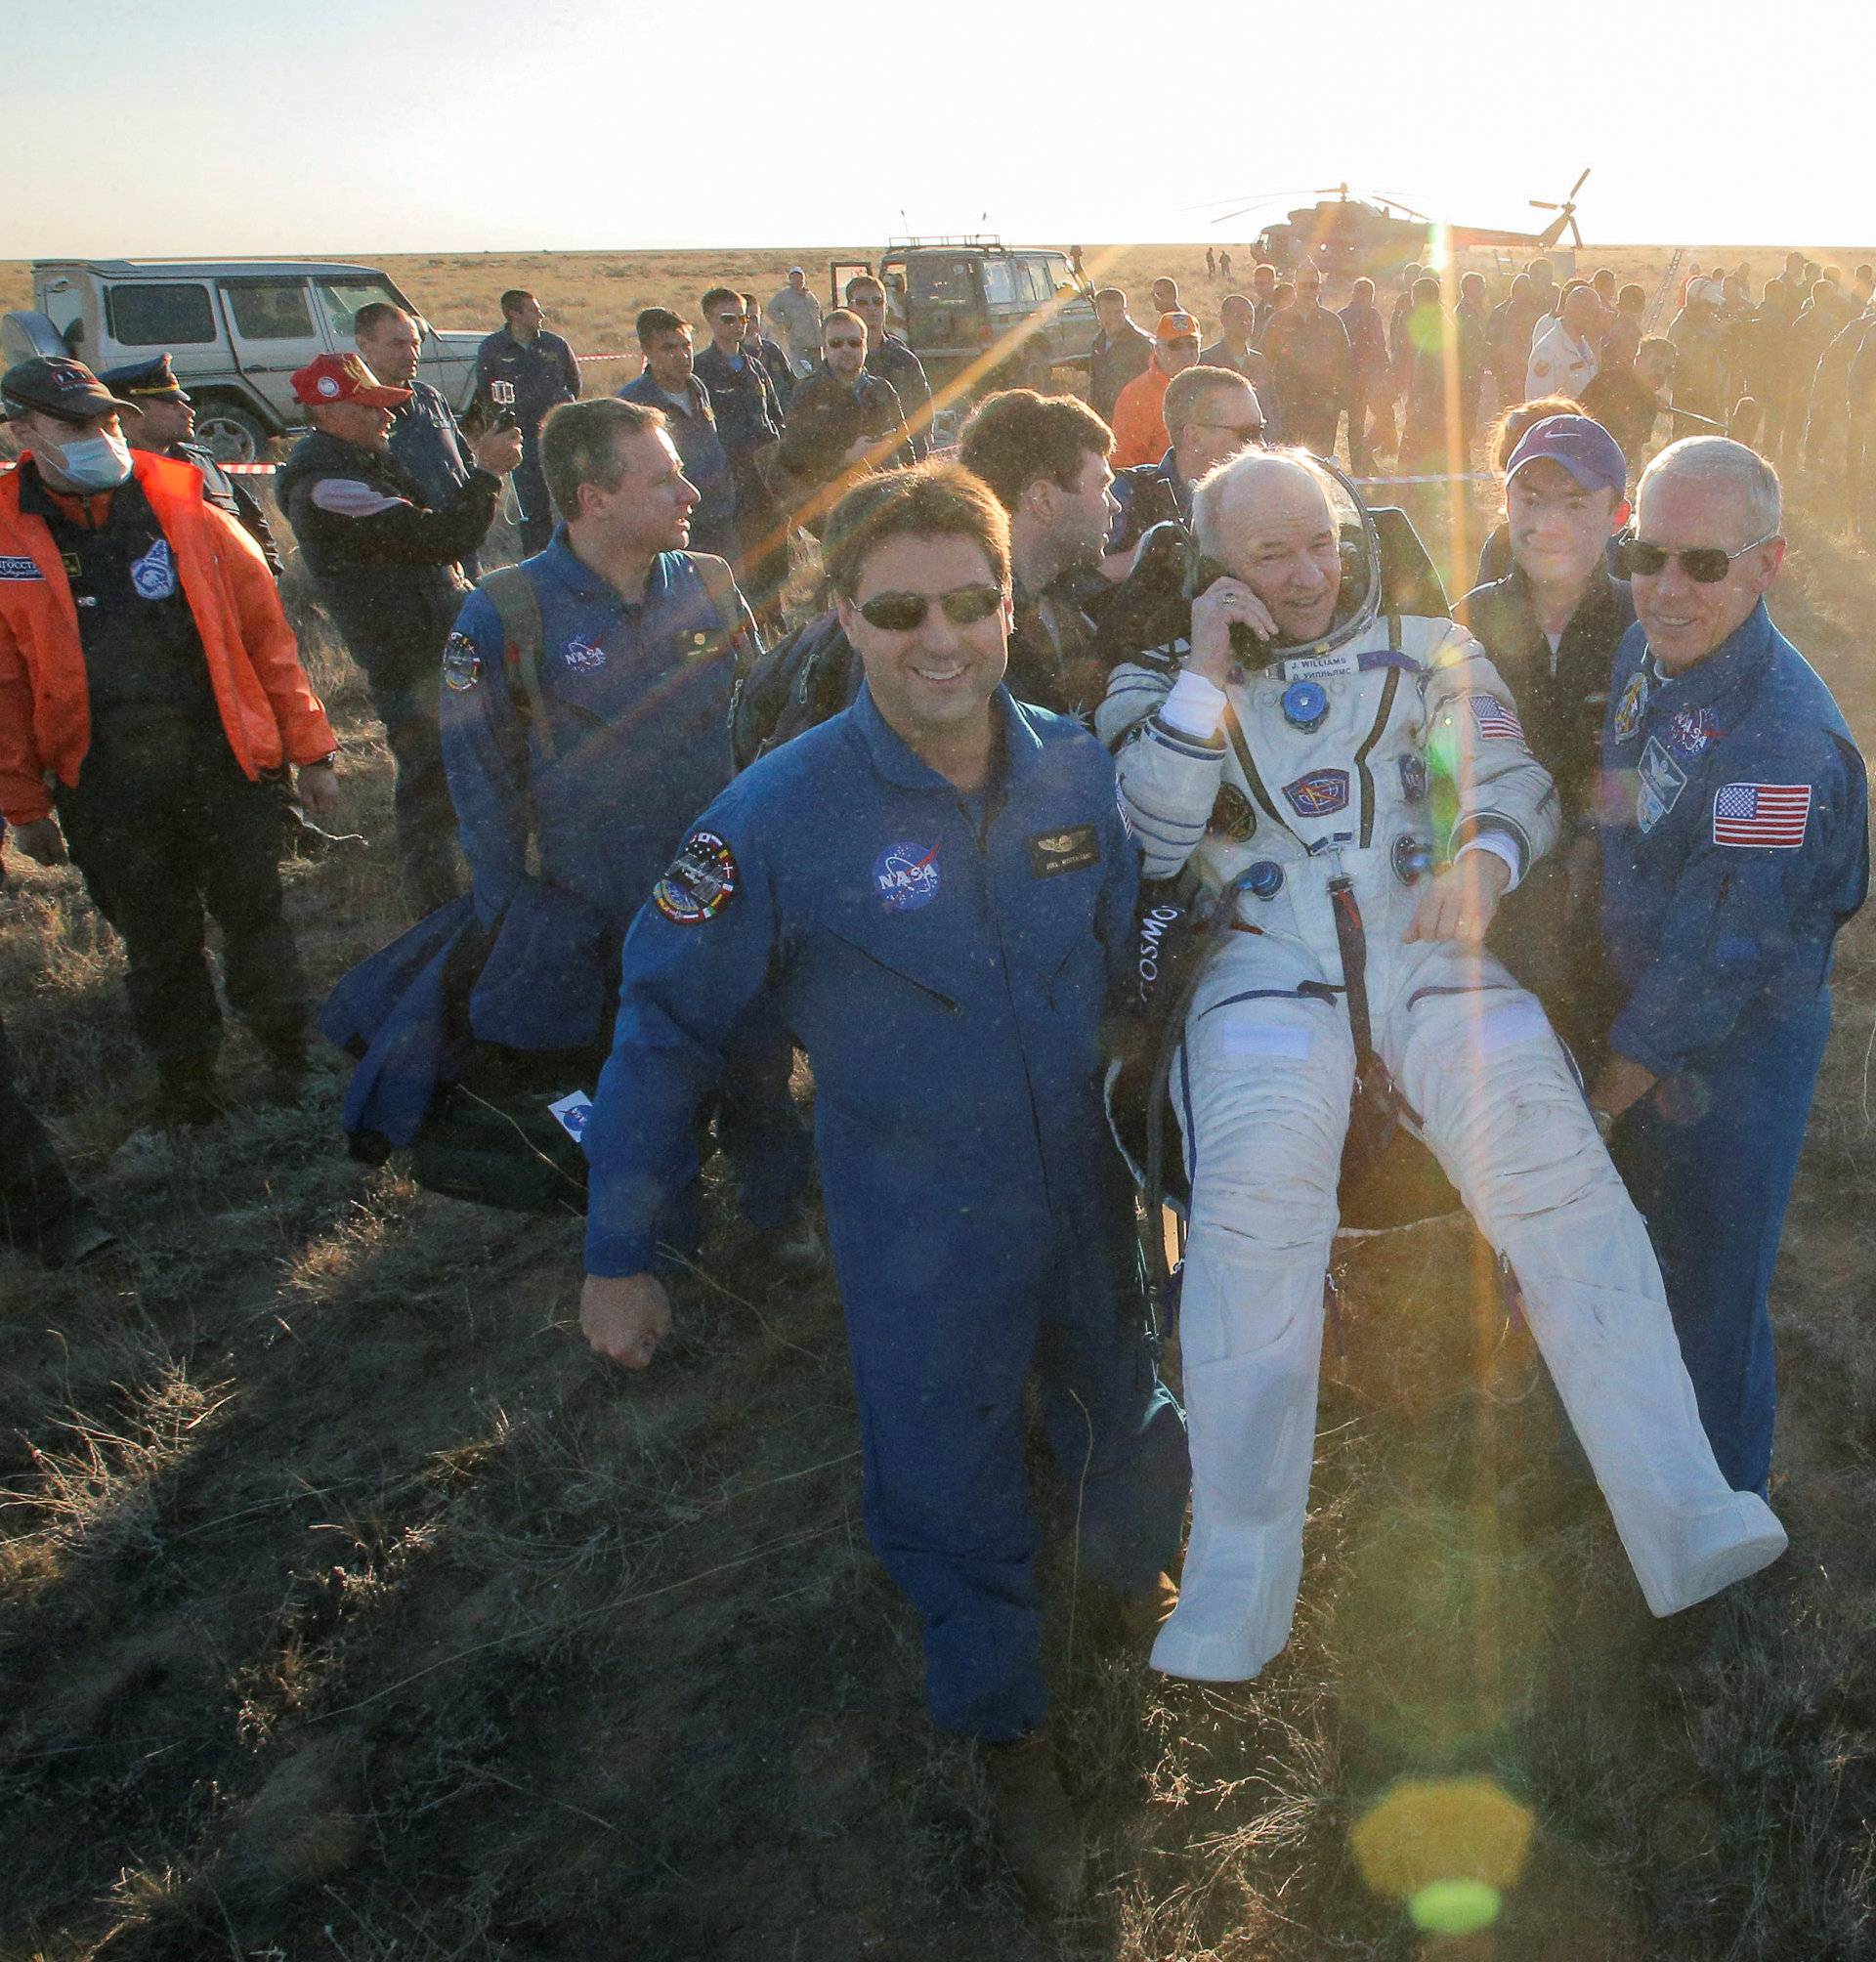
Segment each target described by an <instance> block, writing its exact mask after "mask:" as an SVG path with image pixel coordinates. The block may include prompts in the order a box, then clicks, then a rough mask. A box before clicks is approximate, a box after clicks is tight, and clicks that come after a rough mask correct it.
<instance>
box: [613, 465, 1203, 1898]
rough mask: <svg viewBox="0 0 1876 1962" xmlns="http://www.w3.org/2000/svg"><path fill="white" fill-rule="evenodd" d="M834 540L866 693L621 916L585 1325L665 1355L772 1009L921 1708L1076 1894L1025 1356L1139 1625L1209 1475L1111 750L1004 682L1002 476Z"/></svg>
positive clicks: (1059, 1450) (844, 621)
mask: <svg viewBox="0 0 1876 1962" xmlns="http://www.w3.org/2000/svg"><path fill="white" fill-rule="evenodd" d="M826 557H827V565H828V571H829V576H830V577H831V581H832V585H833V590H834V592H835V594H836V596H837V599H838V605H839V616H840V623H841V625H842V627H843V628H844V630H845V631H846V633H847V635H848V637H849V638H850V639H851V641H852V642H853V645H854V646H855V648H857V649H858V651H859V654H860V658H861V660H862V661H863V662H864V664H865V668H866V686H865V687H864V688H863V689H862V691H861V693H860V696H859V698H858V700H857V701H856V702H855V703H854V704H853V705H852V706H851V707H850V708H847V709H845V710H844V711H842V712H841V713H840V714H838V715H835V716H834V717H832V718H831V720H829V721H827V722H823V723H822V724H821V725H820V726H819V727H818V728H814V729H811V730H809V731H807V732H806V733H805V734H803V735H800V736H798V737H796V738H795V739H794V740H793V741H792V742H789V743H787V744H785V745H783V746H781V747H780V748H777V749H775V750H773V751H771V752H770V753H769V754H768V755H766V756H764V757H762V758H761V759H760V760H759V761H757V762H756V763H754V764H753V765H751V766H750V768H748V769H747V770H746V771H745V772H744V773H743V775H742V776H740V777H739V778H737V779H736V781H735V782H734V783H733V784H732V785H731V786H730V788H729V789H728V790H727V791H725V792H724V793H723V794H722V795H721V796H719V797H718V798H717V799H716V801H715V802H714V803H713V804H711V805H710V807H709V809H708V810H706V811H705V812H704V813H703V816H702V817H701V818H700V819H699V820H698V822H697V824H696V826H695V827H694V828H693V829H692V831H691V832H690V834H689V836H688V838H687V840H686V842H685V844H684V845H683V847H682V849H681V850H680V851H679V853H678V855H677V857H676V859H675V860H674V861H673V862H672V864H671V866H670V869H669V870H668V871H667V872H666V873H665V874H664V877H663V878H662V879H661V881H660V882H659V884H658V886H657V887H656V888H655V891H654V894H653V900H652V903H651V904H650V905H649V906H647V907H645V908H644V909H643V910H642V911H641V913H640V914H639V917H638V919H637V921H636V922H635V923H634V925H633V927H632V931H631V934H630V937H629V938H628V940H627V941H626V944H625V950H624V957H623V963H622V992H621V996H620V1004H619V1015H618V1029H617V1034H616V1039H615V1046H614V1049H613V1054H612V1059H611V1060H610V1062H608V1064H607V1066H606V1070H605V1074H604V1076H603V1077H602V1079H601V1082H600V1088H599V1096H598V1100H597V1103H596V1105H595V1108H594V1112H593V1117H592V1122H591V1124H590V1126H589V1128H588V1130H587V1133H586V1149H587V1153H588V1157H589V1159H590V1162H591V1167H592V1177H591V1201H590V1207H589V1212H588V1221H587V1237H586V1269H587V1279H586V1284H585V1290H584V1293H583V1296H582V1299H581V1305H580V1325H581V1327H582V1329H583V1330H584V1331H585V1333H586V1336H587V1339H588V1341H589V1342H590V1343H591V1344H592V1345H593V1347H594V1348H595V1349H597V1350H598V1351H599V1352H600V1353H601V1354H602V1355H605V1356H608V1357H611V1358H613V1359H615V1360H617V1361H618V1362H620V1363H623V1364H624V1365H626V1366H627V1367H628V1368H634V1369H641V1368H643V1367H645V1366H646V1365H647V1364H648V1363H649V1362H651V1360H652V1358H653V1355H654V1353H655V1351H656V1350H657V1348H658V1347H659V1344H660V1343H661V1340H662V1338H663V1337H664V1336H665V1334H666V1333H667V1332H668V1330H669V1327H670V1318H671V1314H670V1304H669V1302H668V1301H667V1300H666V1298H665V1295H664V1291H663V1289H662V1288H661V1285H660V1284H659V1282H658V1280H657V1279H656V1278H655V1276H654V1274H653V1273H652V1271H651V1270H652V1265H653V1259H654V1254H655V1221H656V1219H657V1216H658V1212H659V1208H660V1206H661V1202H662V1200H663V1199H664V1197H665V1196H666V1195H667V1194H668V1193H669V1192H670V1191H671V1190H672V1189H673V1186H674V1184H675V1183H676V1182H677V1181H680V1180H682V1179H683V1178H684V1177H686V1176H687V1175H688V1173H689V1170H690V1166H691V1162H692V1160H691V1136H692V1131H691V1113H692V1111H693V1109H694V1108H695V1107H696V1106H697V1104H698V1102H699V1101H700V1099H702V1098H703V1096H705V1095H706V1094H707V1093H708V1089H709V1086H710V1085H711V1084H712V1083H713V1082H714V1080H715V1078H716V1074H717V1072H718V1071H719V1069H720V1068H721V1067H722V1062H723V1058H724V1053H725V1045H726V1042H727V1041H728V1039H729V1036H730V1034H731V1032H732V1031H733V1030H734V1029H735V1028H736V1027H737V1026H738V1024H739V1023H740V1022H741V1021H743V1019H744V1018H745V1017H746V1015H747V1014H748V1013H749V1012H750V1010H751V1008H752V1007H753V1006H754V1004H755V1003H756V1002H757V1001H758V1000H761V999H768V1000H772V1001H773V1002H775V1004H776V1006H777V1008H778V1009H779V1012H780V1013H781V1015H782V1017H783V1019H784V1020H785V1021H786V1023H787V1026H788V1027H789V1029H791V1030H792V1031H793V1033H794V1034H795V1036H796V1037H797V1039H798V1040H799V1041H800V1043H801V1045H802V1046H803V1047H804V1048H805V1049H806V1050H807V1052H808V1056H809V1058H810V1060H811V1062H812V1064H813V1067H814V1075H815V1083H816V1089H817V1098H816V1112H815V1130H816V1146H817V1150H818V1153H819V1157H820V1161H821V1169H822V1180H823V1189H824V1191H825V1193H826V1199H827V1218H828V1230H829V1237H830V1241H831V1247H832V1250H833V1257H834V1262H835V1266H836V1269H837V1271H838V1276H839V1282H840V1294H841V1299H842V1302H843V1304H844V1307H845V1312H846V1321H847V1336H848V1345H849V1350H850V1353H851V1357H852V1362H853V1371H854V1386H855V1391H856V1395H857V1398H858V1401H859V1406H860V1425H861V1431H862V1434H863V1436H864V1437H865V1440H866V1451H865V1466H864V1471H863V1474H862V1475H863V1479H864V1491H865V1504H866V1519H867V1530H868V1534H869V1537H870V1538H871V1540H872V1542H873V1545H874V1551H875V1552H876V1553H877V1554H878V1555H879V1557H880V1558H881V1559H882V1560H883V1561H884V1562H885V1564H886V1566H887V1568H888V1570H889V1571H890V1572H891V1574H892V1576H893V1578H894V1580H895V1581H897V1582H898V1584H899V1586H900V1587H901V1588H902V1589H903V1590H904V1592H905V1594H906V1595H907V1597H908V1598H909V1599H911V1601H912V1603H913V1605H914V1606H915V1607H916V1608H917V1611H918V1613H919V1615H920V1617H921V1618H922V1620H923V1623H924V1642H925V1674H926V1694H927V1698H928V1701H929V1704H930V1708H931V1713H932V1716H933V1719H934V1720H935V1721H936V1722H937V1723H938V1724H939V1725H940V1726H941V1727H943V1728H945V1729H949V1730H954V1731H959V1732H962V1733H964V1734H965V1735H967V1736H970V1737H973V1738H975V1739H977V1740H978V1742H979V1743H980V1744H981V1745H982V1746H983V1747H984V1769H985V1773H986V1777H987V1781H988V1783H989V1785H990V1790H991V1798H992V1808H993V1816H994V1819H995V1823H996V1827H997V1831H998V1835H999V1838H1000V1841H1001V1843H1002V1847H1003V1849H1004V1851H1005V1853H1006V1854H1007V1855H1008V1856H1009V1858H1010V1860H1011V1862H1012V1864H1013V1865H1014V1866H1015V1868H1016V1871H1017V1874H1018V1876H1019V1878H1020V1879H1021V1880H1022V1881H1023V1883H1024V1886H1025V1889H1026V1891H1027V1892H1028V1893H1029V1895H1030V1897H1031V1898H1032V1899H1033V1900H1034V1901H1036V1902H1037V1904H1038V1905H1041V1906H1045V1907H1052V1906H1059V1905H1061V1904H1063V1903H1064V1901H1065V1900H1066V1899H1067V1898H1068V1897H1070V1896H1071V1895H1072V1894H1073V1892H1074V1887H1075V1882H1076V1876H1077V1871H1078V1868H1079V1861H1080V1852H1079V1841H1078V1836H1077V1832H1076V1828H1075V1825H1074V1819H1073V1814H1072V1813H1070V1811H1069V1808H1068V1802H1067V1799H1066V1797H1065V1796H1064V1794H1063V1792H1062V1788H1061V1785H1060V1782H1059V1780H1058V1778H1057V1775H1056V1772H1055V1769H1054V1761H1053V1757H1052V1755H1051V1753H1050V1750H1049V1746H1048V1743H1047V1738H1046V1733H1045V1731H1044V1730H1043V1728H1042V1726H1043V1721H1044V1715H1045V1694H1044V1682H1043V1667H1042V1621H1043V1617H1042V1599H1041V1595H1040V1593H1039V1590H1038V1587H1037V1580H1036V1572H1035V1559H1036V1554H1037V1550H1038V1534H1037V1528H1036V1523H1035V1519H1034V1516H1033V1514H1032V1513H1031V1510H1030V1503H1029V1490H1028V1478H1027V1475H1026V1471H1025V1468H1024V1429H1025V1427H1024V1416H1023V1411H1024V1387H1025V1384H1026V1383H1027V1381H1028V1378H1029V1377H1030V1375H1031V1373H1032V1371H1034V1372H1035V1373H1036V1374H1037V1375H1038V1376H1039V1377H1040V1379H1041V1387H1042V1406H1043V1412H1044V1418H1045V1427H1046V1429H1047V1431H1048V1436H1049V1440H1050V1443H1051V1445H1052V1447H1053V1449H1054V1452H1055V1455H1056V1458H1057V1462H1058V1463H1059V1464H1060V1465H1061V1466H1062V1468H1063V1469H1064V1471H1065V1472H1066V1474H1067V1475H1068V1476H1069V1477H1070V1478H1071V1479H1072V1480H1075V1481H1077V1483H1078V1493H1079V1497H1078V1504H1079V1508H1080V1526H1081V1539H1080V1560H1081V1566H1082V1571H1083V1572H1084V1573H1085V1574H1088V1573H1092V1574H1093V1575H1094V1576H1095V1577H1097V1578H1098V1579H1099V1580H1100V1581H1102V1582H1103V1583H1105V1585H1106V1587H1107V1588H1108V1589H1109V1590H1110V1591H1111V1592H1112V1594H1113V1596H1114V1597H1116V1599H1115V1602H1114V1603H1113V1605H1114V1606H1115V1607H1116V1608H1117V1609H1118V1610H1119V1614H1118V1621H1119V1625H1120V1627H1121V1629H1123V1630H1125V1629H1127V1628H1129V1627H1131V1628H1133V1629H1135V1630H1137V1631H1138V1632H1140V1633H1144V1632H1145V1629H1146V1627H1147V1626H1148V1625H1149V1624H1150V1622H1151V1619H1152V1615H1153V1613H1154V1611H1155V1610H1156V1609H1157V1608H1159V1607H1160V1606H1161V1604H1162V1599H1163V1596H1164V1595H1166V1594H1168V1593H1170V1590H1171V1584H1170V1583H1167V1582H1165V1581H1164V1578H1163V1569H1164V1568H1165V1566H1166V1565H1167V1563H1168V1562H1169V1561H1170V1560H1171V1559H1172V1557H1173V1555H1174V1553H1175V1552H1176V1549H1177V1545H1178V1535H1179V1527H1180V1523H1181V1516H1182V1514H1183V1510H1184V1499H1185V1488H1186V1458H1185V1441H1184V1430H1183V1427H1182V1425H1181V1423H1180V1419H1179V1413H1178V1410H1177V1407H1176V1406H1175V1405H1174V1404H1173V1402H1172V1398H1171V1397H1170V1396H1169V1395H1168V1393H1167V1392H1166V1390H1165V1389H1164V1388H1163V1387H1162V1386H1160V1384H1159V1383H1158V1381H1157V1379H1156V1376H1155V1374H1154V1368H1153V1363H1152V1358H1151V1355H1150V1352H1149V1349H1148V1345H1147V1342H1146V1335H1145V1314H1144V1308H1143V1304H1142V1301H1141V1298H1140V1295H1139V1291H1138V1285H1137V1276H1136V1266H1137V1262H1136V1258H1135V1255H1134V1248H1133V1237H1132V1209H1131V1205H1130V1200H1129V1196H1128V1193H1127V1191H1126V1189H1125V1186H1124V1182H1123V1178H1122V1173H1121V1166H1120V1161H1119V1159H1118V1157H1117V1156H1116V1154H1115V1153H1114V1151H1113V1149H1112V1147H1111V1145H1110V1144H1109V1142H1108V1139H1107V1135H1106V1130H1105V1126H1104V1123H1103V1120H1102V1112H1101V1101H1100V1092H1099V1088H1098V1066H1099V1025H1100V1018H1101V1010H1102V1003H1103V1001H1104V997H1105V993H1106V989H1107V986H1108V984H1109V980H1110V977H1111V976H1114V975H1115V974H1116V972H1117V970H1118V969H1119V968H1120V967H1121V966H1122V965H1123V964H1124V962H1125V961H1126V960H1127V958H1128V955H1129V952H1130V943H1131V927H1132V911H1133V903H1134V893H1135V887H1136V876H1137V874H1136V869H1135V861H1134V855H1133V849H1132V846H1131V844H1130V841H1129V838H1128V836H1127V833H1126V831H1125V829H1124V827H1123V824H1122V821H1121V816H1120V811H1119V808H1118V806H1117V804H1116V802H1115V796H1114V769H1113V764H1112V762H1111V761H1110V760H1109V758H1108V756H1107V753H1106V751H1105V750H1104V749H1103V748H1102V747H1101V746H1100V745H1099V744H1098V743H1097V742H1096V741H1095V740H1094V739H1093V737H1091V736H1089V735H1088V734H1087V732H1086V731H1085V730H1083V729H1081V728H1080V727H1078V726H1077V725H1076V724H1075V723H1073V722H1071V721H1069V720H1067V719H1066V718H1064V717H1061V716H1056V715H1050V714H1048V713H1046V712H1045V711H1042V710H1039V709H1035V708H1031V707H1028V706H1025V705H1023V704H1018V703H1017V702H1015V701H1014V700H1013V699H1012V698H1011V697H1010V695H1009V693H1008V691H1007V690H1006V689H1004V688H1003V687H1002V675H1003V663H1004V637H1005V635H1006V633H1007V632H1008V628H1009V524H1008V520H1007V518H1006V516H1005V514H1004V512H1003V510H1002V506H1001V505H1000V504H999V503H998V502H997V500H996V498H995V497H994V496H993V495H992V493H991V491H990V490H988V488H987V487H986V486H985V485H983V484H982V483H981V482H980V481H979V480H978V479H977V478H975V477H973V476H972V475H971V474H970V473H969V472H967V471H964V470H961V469H959V467H957V466H956V465H946V464H924V465H920V466H918V467H917V469H914V470H911V471H908V472H906V473H905V474H904V475H894V476H889V477H882V478H877V479H874V480H873V481H871V482H869V483H867V484H864V485H861V486H859V487H858V488H856V489H855V490H851V491H849V492H848V494H847V495H846V496H845V497H844V498H843V499H842V500H841V502H840V504H839V505H838V506H837V507H836V508H835V510H834V511H833V513H832V515H831V518H830V520H829V525H828V533H827V546H826Z"/></svg>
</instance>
